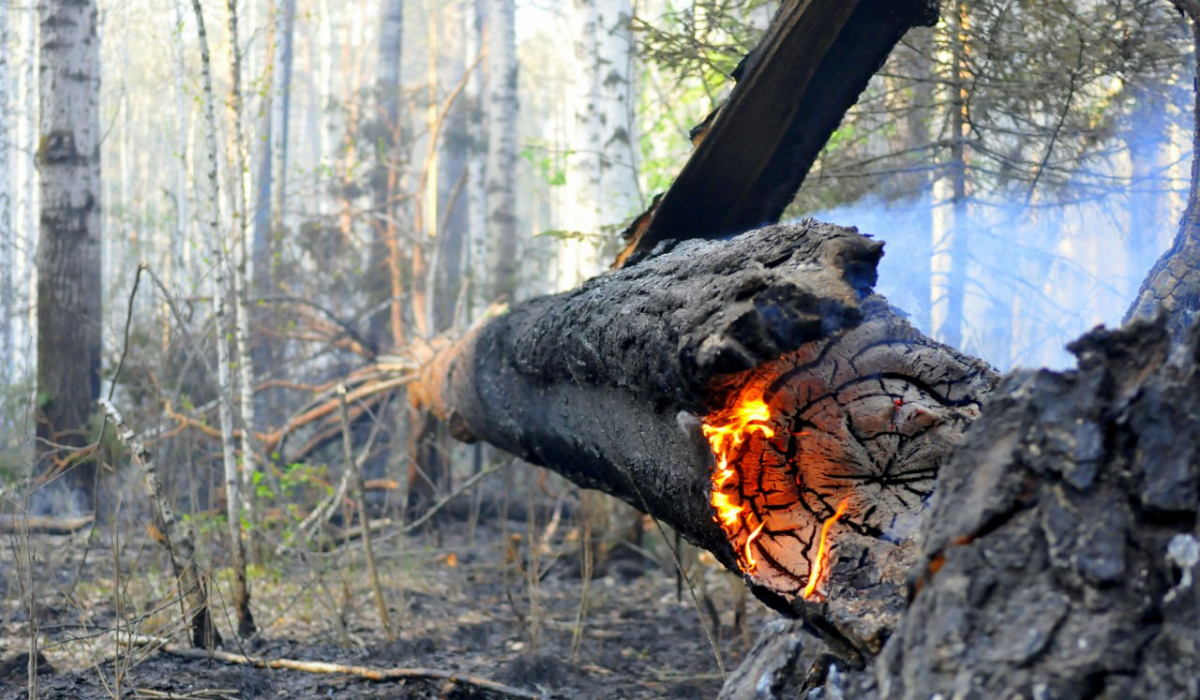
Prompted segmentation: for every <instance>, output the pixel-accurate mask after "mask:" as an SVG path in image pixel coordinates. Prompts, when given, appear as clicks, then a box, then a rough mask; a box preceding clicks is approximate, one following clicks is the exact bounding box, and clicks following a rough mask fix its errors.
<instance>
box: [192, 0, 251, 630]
mask: <svg viewBox="0 0 1200 700" xmlns="http://www.w3.org/2000/svg"><path fill="white" fill-rule="evenodd" d="M192 10H193V11H194V12H195V15H196V25H197V32H198V34H199V37H200V64H201V73H202V76H203V90H204V95H203V100H204V104H203V109H204V123H205V127H206V133H205V145H206V147H207V150H208V211H207V212H206V214H207V218H208V235H209V244H210V245H211V246H212V255H213V275H212V301H213V310H214V317H215V321H216V323H215V326H216V333H215V336H216V345H217V392H218V397H217V406H218V413H219V415H220V421H221V456H222V461H223V463H224V472H225V502H226V512H227V516H226V517H227V521H228V525H229V528H228V529H229V549H230V552H231V555H232V556H231V559H232V560H233V561H232V566H233V571H234V601H233V602H234V608H235V609H236V610H237V619H238V636H240V637H249V636H251V635H253V634H254V633H255V629H256V628H255V624H254V617H253V615H252V614H251V612H250V584H249V581H248V580H247V578H246V550H245V542H244V541H243V539H242V529H243V528H242V515H243V513H242V499H241V487H242V485H241V480H240V478H239V476H238V465H237V457H236V456H235V455H234V437H233V424H234V398H233V390H234V386H233V377H232V373H231V367H232V364H233V358H232V357H231V353H230V350H229V345H230V343H229V340H230V323H229V318H228V303H229V295H230V290H229V288H228V283H227V275H229V272H230V265H229V255H228V241H227V240H226V238H225V236H224V234H223V233H222V231H221V207H220V201H221V200H220V184H219V179H218V176H219V155H218V151H217V117H216V107H215V105H214V104H213V103H214V102H215V96H214V95H213V85H212V82H213V81H212V60H211V58H210V54H209V50H208V34H207V32H206V31H205V27H204V11H203V9H202V8H201V6H200V0H192Z"/></svg>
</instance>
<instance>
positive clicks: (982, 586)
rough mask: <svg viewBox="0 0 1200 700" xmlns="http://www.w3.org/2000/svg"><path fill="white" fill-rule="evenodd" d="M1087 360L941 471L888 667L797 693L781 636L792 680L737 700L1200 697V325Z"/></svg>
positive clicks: (1013, 392)
mask: <svg viewBox="0 0 1200 700" xmlns="http://www.w3.org/2000/svg"><path fill="white" fill-rule="evenodd" d="M1071 349H1072V350H1073V352H1075V354H1076V355H1077V356H1078V358H1079V368H1078V369H1077V370H1073V371H1067V372H1051V371H1048V370H1042V371H1017V372H1014V373H1012V374H1011V375H1009V376H1007V377H1006V378H1005V379H1004V380H1003V381H1002V382H1001V383H1000V384H999V385H998V386H997V388H996V390H995V391H994V392H993V394H992V397H991V399H990V400H989V402H988V403H987V404H986V405H985V407H984V412H983V415H982V417H981V418H980V419H979V420H978V421H976V422H975V423H974V424H973V425H972V427H971V430H970V432H968V434H967V436H966V439H965V440H964V441H963V443H962V444H961V445H960V446H959V447H957V448H956V449H955V451H954V452H953V454H952V455H951V456H950V458H949V459H948V460H947V462H946V464H945V465H944V466H943V467H942V470H941V472H940V475H939V478H938V484H937V493H936V496H935V498H934V502H933V506H932V509H931V511H930V512H929V514H928V517H927V518H926V520H925V524H924V526H923V528H922V535H921V542H922V545H921V550H922V552H921V555H920V557H919V559H918V561H919V562H920V564H919V566H917V567H915V568H914V570H913V571H912V572H911V573H910V576H909V579H910V583H911V585H910V586H909V588H908V594H909V596H911V602H910V603H907V604H905V603H904V599H903V598H901V596H902V595H903V592H902V591H896V592H895V596H896V598H895V599H896V601H897V603H898V604H899V606H900V607H901V611H900V616H899V618H898V623H897V624H895V626H894V632H893V633H892V634H891V636H890V639H888V641H887V643H886V645H885V646H884V648H883V650H882V653H881V654H880V655H879V656H878V659H877V661H875V662H874V663H873V664H870V665H869V666H868V667H867V668H864V669H862V670H860V671H857V672H855V671H853V670H852V671H851V672H850V673H848V674H847V673H845V672H844V671H845V670H846V668H847V667H848V664H847V663H846V662H844V661H843V662H838V665H840V666H841V668H842V671H843V672H842V673H834V674H831V675H830V676H829V677H828V678H829V680H827V681H826V682H825V685H824V686H823V687H822V688H821V689H820V690H818V691H815V692H811V693H810V694H805V693H804V692H800V693H799V694H798V695H797V686H798V685H802V681H800V680H799V676H800V675H801V673H802V671H803V669H800V668H796V666H795V663H794V661H795V659H797V658H798V657H799V652H798V651H796V650H795V648H794V647H795V644H793V643H792V641H793V637H794V635H795V630H794V628H788V627H779V628H772V629H769V630H768V633H767V634H766V635H765V639H764V641H763V642H761V643H760V648H762V649H763V652H762V653H766V654H776V655H780V654H781V652H780V651H779V650H780V649H785V651H786V652H787V654H786V656H787V658H789V659H792V660H793V664H792V666H791V667H790V668H786V667H781V666H780V665H779V664H777V663H776V664H768V663H766V661H765V660H762V659H759V660H756V661H751V662H747V665H746V668H745V672H743V673H740V674H735V675H734V676H731V679H732V680H731V682H730V684H729V687H727V689H726V692H725V693H724V695H723V697H728V698H740V697H760V698H785V697H786V698H794V697H808V698H815V697H818V696H823V697H854V698H865V699H867V700H872V699H875V698H886V699H895V698H905V699H908V698H913V699H916V698H922V699H924V698H929V697H938V696H941V697H947V698H949V697H955V698H1009V697H1033V698H1039V697H1040V698H1053V699H1061V700H1073V699H1081V700H1082V699H1083V698H1164V699H1166V698H1172V699H1174V698H1198V697H1200V676H1197V674H1196V669H1197V668H1200V588H1198V587H1197V584H1198V579H1197V577H1198V576H1200V568H1198V564H1200V540H1198V539H1197V537H1198V535H1200V532H1198V529H1197V526H1198V524H1200V517H1198V508H1200V326H1193V327H1192V328H1191V329H1190V330H1189V331H1188V333H1187V334H1186V336H1185V337H1184V339H1183V342H1182V343H1178V344H1176V343H1172V341H1171V338H1170V326H1169V324H1168V322H1167V316H1166V315H1165V314H1164V315H1162V316H1160V317H1159V318H1158V319H1157V320H1156V321H1155V322H1141V321H1139V322H1135V323H1133V324H1131V325H1129V326H1127V327H1125V328H1123V329H1120V330H1117V331H1107V330H1104V329H1098V330H1096V331H1093V332H1092V333H1089V334H1088V335H1086V336H1085V337H1083V338H1082V339H1081V340H1079V341H1077V342H1076V343H1074V344H1073V345H1072V346H1071ZM852 559H853V558H852V557H842V558H841V560H840V561H839V562H838V564H837V565H836V566H835V572H834V575H835V576H837V575H838V570H839V569H840V570H841V571H842V572H843V573H845V572H848V571H851V570H853V569H855V568H857V567H858V566H860V564H858V563H857V562H855V561H853V560H852ZM789 644H790V646H789ZM867 660H868V661H869V660H870V659H869V657H868V659H867ZM855 661H862V659H855ZM788 675H790V676H791V678H790V679H789V678H786V676H788ZM764 679H765V680H764ZM764 684H765V685H764ZM768 685H769V686H772V687H774V688H776V689H777V690H772V691H771V692H770V693H767V694H765V695H764V694H756V695H747V693H748V692H750V691H751V689H753V688H755V687H760V686H762V687H765V686H768ZM788 688H790V690H787V689H788ZM808 690H811V689H808Z"/></svg>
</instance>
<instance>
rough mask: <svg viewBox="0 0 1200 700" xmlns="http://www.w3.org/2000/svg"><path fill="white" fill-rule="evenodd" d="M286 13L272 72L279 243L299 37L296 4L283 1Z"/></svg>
mask: <svg viewBox="0 0 1200 700" xmlns="http://www.w3.org/2000/svg"><path fill="white" fill-rule="evenodd" d="M277 10H278V11H279V12H282V16H281V17H279V19H278V26H279V29H280V35H279V39H278V46H277V50H276V53H275V59H276V62H275V67H274V68H272V69H271V77H272V80H273V86H272V90H271V93H272V94H271V97H272V102H271V107H272V110H273V116H272V121H274V126H273V127H272V129H271V138H272V139H273V140H274V141H275V143H274V146H273V149H272V150H273V151H274V156H275V160H274V166H273V167H274V169H275V175H274V177H273V178H272V179H273V180H274V195H275V201H274V203H273V204H272V207H271V215H272V216H271V235H272V236H273V237H274V238H275V239H276V240H278V239H279V237H281V236H283V230H284V226H286V225H287V217H286V212H285V208H286V202H287V177H288V157H289V149H288V141H289V138H288V134H289V131H290V125H291V114H292V55H293V49H292V47H293V44H294V42H293V38H294V36H295V34H296V0H281V5H280V6H279V7H278V8H277Z"/></svg>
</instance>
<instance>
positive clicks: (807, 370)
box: [410, 220, 993, 644]
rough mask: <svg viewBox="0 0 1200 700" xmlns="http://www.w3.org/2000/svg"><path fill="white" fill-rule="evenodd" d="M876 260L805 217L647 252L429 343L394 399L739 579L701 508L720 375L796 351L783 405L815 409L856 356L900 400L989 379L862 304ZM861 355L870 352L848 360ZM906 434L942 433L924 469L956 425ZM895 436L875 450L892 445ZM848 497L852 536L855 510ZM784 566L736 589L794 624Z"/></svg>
mask: <svg viewBox="0 0 1200 700" xmlns="http://www.w3.org/2000/svg"><path fill="white" fill-rule="evenodd" d="M881 250H882V246H881V244H880V243H879V242H877V241H874V240H871V239H870V238H867V237H865V236H862V235H860V234H858V233H857V232H856V231H854V230H853V229H845V228H841V227H837V226H832V225H828V224H822V223H819V222H816V221H812V220H809V221H805V222H803V223H801V224H798V225H779V226H773V227H767V228H763V229H759V230H756V231H751V232H748V233H745V234H742V235H741V236H738V237H736V238H734V239H732V240H728V241H689V242H685V243H681V244H679V245H677V246H674V247H672V246H670V245H664V246H661V247H660V249H659V250H658V251H657V252H656V254H655V255H653V256H650V257H649V258H647V259H644V260H641V261H640V262H638V263H637V264H635V265H633V266H630V267H625V268H622V269H620V270H616V271H613V272H610V273H608V274H605V275H602V276H600V277H598V278H595V279H593V280H591V281H589V282H587V283H585V284H584V285H583V286H582V287H580V288H578V289H576V290H573V291H570V292H566V293H563V294H559V295H554V296H550V297H541V298H538V299H535V300H532V301H530V302H526V303H524V304H520V305H517V306H515V307H514V308H513V309H512V310H511V311H510V312H509V313H507V314H505V315H503V316H500V317H498V318H495V319H493V320H491V321H490V322H488V323H486V324H484V325H482V326H481V327H479V328H477V329H475V330H474V331H472V332H471V333H469V334H468V335H467V336H465V337H464V338H462V339H460V340H459V341H457V342H456V343H454V344H453V345H450V346H447V347H443V348H442V350H441V351H440V352H439V353H438V355H437V356H436V357H435V358H434V359H433V360H432V361H431V362H430V363H429V364H427V365H426V367H425V369H424V371H423V376H422V379H421V381H420V382H418V383H417V384H416V385H414V386H411V387H410V399H412V400H414V401H416V402H417V403H418V404H423V405H427V406H429V407H431V408H432V409H433V410H434V412H435V413H436V414H437V415H439V416H441V417H443V418H444V419H446V420H447V421H448V423H449V425H450V426H451V430H452V432H453V433H454V434H455V436H456V437H459V438H461V439H479V440H486V441H488V442H490V443H492V444H493V445H496V446H498V447H500V448H502V449H505V450H507V451H509V452H511V453H513V454H515V455H518V456H520V457H522V458H524V459H526V460H528V461H530V462H533V463H535V464H539V465H542V466H546V467H548V468H550V469H552V470H554V471H557V472H559V473H560V474H563V475H564V476H566V477H567V478H568V479H571V480H572V481H574V482H575V483H577V484H579V485H581V486H584V487H586V488H594V489H598V490H601V491H604V492H606V493H609V494H611V495H614V496H616V497H618V498H621V499H622V500H624V501H626V502H627V503H629V504H631V505H633V506H634V507H636V508H638V509H640V510H642V511H644V512H647V513H650V514H652V515H653V516H654V517H656V518H658V519H660V520H662V521H663V522H665V523H666V524H668V525H670V526H671V527H672V528H674V529H676V530H677V531H679V532H680V533H681V534H683V535H684V536H685V537H686V538H687V539H688V540H690V541H691V542H693V543H694V544H696V545H697V546H699V547H701V548H703V549H706V550H708V551H710V552H713V553H714V555H716V557H717V558H718V560H720V561H721V562H722V563H723V564H724V565H725V566H727V567H728V568H730V569H731V570H733V571H740V570H741V569H740V567H739V565H738V556H739V555H738V554H737V553H736V552H735V551H734V548H733V547H732V546H731V544H730V540H729V539H728V538H727V537H726V534H725V533H724V532H723V531H722V529H721V526H720V525H719V524H718V523H717V522H716V521H715V519H714V512H713V510H712V507H711V506H710V504H709V497H710V476H711V473H712V469H713V456H712V453H711V451H710V449H709V446H708V444H707V442H706V441H705V439H704V438H703V436H702V434H701V431H700V425H701V421H702V419H703V417H704V416H705V415H707V414H708V413H709V412H710V411H712V410H715V409H718V408H720V407H721V406H722V405H723V402H724V401H725V400H726V399H727V397H728V396H729V393H730V392H729V389H730V382H733V383H736V381H737V377H738V373H744V372H747V371H754V370H755V368H758V367H760V366H761V365H763V364H764V363H768V362H770V361H773V360H776V359H777V358H779V357H781V356H783V355H785V354H787V353H790V352H795V351H798V350H799V351H801V352H807V353H808V355H805V356H804V357H810V358H811V359H812V362H809V363H804V362H801V363H800V364H808V365H810V366H805V367H803V368H802V369H799V370H798V371H795V372H792V374H791V375H790V376H789V378H788V381H787V386H788V387H793V388H789V390H788V392H785V393H787V394H788V396H792V397H794V396H796V392H797V391H799V389H796V388H794V387H795V386H807V387H809V388H810V389H811V390H812V392H811V394H812V395H811V396H810V397H809V398H811V399H816V398H817V395H818V394H823V393H825V392H822V391H817V390H816V389H815V387H816V385H817V384H818V383H824V382H829V381H834V382H842V381H843V380H844V379H846V378H848V377H849V375H847V374H846V373H845V372H844V371H843V370H842V369H841V368H840V365H843V364H844V365H846V366H848V367H851V368H853V367H854V366H855V361H856V360H864V364H863V366H862V368H861V371H862V372H864V373H867V374H874V375H877V379H878V380H879V381H880V382H883V383H884V384H887V385H888V386H889V388H888V391H889V392H899V393H898V394H897V395H905V396H907V395H908V394H907V391H908V390H907V389H905V388H903V387H901V386H900V384H898V383H896V384H894V385H893V384H892V383H893V382H894V381H898V380H899V379H900V378H902V377H905V376H909V377H910V378H911V384H912V385H913V386H916V387H936V386H939V385H941V384H942V383H944V382H946V381H949V382H950V385H951V387H954V386H959V387H961V389H962V390H963V391H964V392H974V396H973V398H972V401H974V402H976V403H977V402H978V400H979V399H980V397H981V396H982V394H984V393H986V391H987V390H988V388H990V386H991V382H992V380H993V379H992V378H993V375H992V374H991V372H990V370H989V369H988V368H987V367H986V366H984V365H982V364H981V363H978V362H977V361H973V360H971V359H969V358H965V357H963V356H961V355H959V354H958V353H956V352H954V351H953V350H950V349H949V348H945V347H943V346H940V345H937V344H936V343H933V342H932V341H930V340H929V339H927V338H924V336H921V335H920V334H919V333H917V332H916V331H915V330H913V329H912V328H911V327H910V326H909V325H908V324H907V323H905V322H904V321H903V320H902V319H900V318H899V317H898V316H897V315H896V314H895V313H894V312H893V311H892V310H891V309H890V308H889V307H888V306H887V304H886V302H885V301H884V300H882V299H881V298H880V297H876V296H872V295H871V287H872V285H873V284H874V281H875V265H876V262H877V261H878V259H879V256H880V254H881ZM874 348H888V351H887V352H881V353H878V354H877V356H876V357H874V358H865V356H864V355H862V353H863V352H867V353H868V354H869V353H870V351H871V350H872V349H874ZM856 371H858V370H854V369H851V370H850V373H851V374H853V373H854V372H856ZM864 376H865V375H864ZM795 382H799V384H794V383H795ZM830 388H831V389H833V391H832V393H831V395H832V396H835V397H838V398H836V399H835V400H834V401H833V403H832V404H829V403H828V402H825V401H824V400H822V401H820V402H819V403H820V405H821V406H822V410H826V411H829V412H830V416H831V417H832V416H833V415H835V414H836V415H837V416H840V420H844V421H846V424H847V425H861V426H882V425H885V424H887V423H888V422H889V421H893V420H894V419H895V406H894V405H893V404H892V403H891V401H890V399H889V400H885V401H883V402H879V401H871V400H864V401H858V400H854V399H851V398H850V393H853V392H851V391H850V387H841V386H834V387H830ZM956 390H957V389H956ZM945 391H946V392H951V389H950V388H947V389H945ZM846 392H849V393H846ZM843 393H845V399H843V398H842V395H843ZM935 393H936V392H935ZM951 393H952V392H951ZM781 395H782V394H781ZM887 396H888V397H890V396H891V394H890V393H889V394H887ZM843 400H844V403H839V401H843ZM929 400H933V399H929ZM936 408H937V410H943V409H942V408H941V407H936ZM880 411H883V412H884V414H883V415H875V414H877V413H879V412H880ZM796 415H800V416H801V419H802V420H812V419H813V417H812V416H805V415H804V414H803V412H802V411H801V412H799V413H797V414H796ZM914 415H915V414H914ZM962 415H963V417H964V418H965V419H969V416H968V415H967V414H966V413H963V414H962ZM913 425H914V426H917V424H916V423H914V424H913ZM917 427H918V429H919V430H921V431H927V432H928V431H932V432H933V433H938V432H941V431H947V435H948V436H950V437H948V439H945V440H934V441H932V443H931V444H934V445H938V446H939V447H937V448H936V449H934V448H931V449H928V450H926V451H925V452H923V453H922V454H921V456H920V457H919V459H920V460H923V463H922V465H921V466H920V467H919V468H918V471H921V472H922V473H924V472H925V470H930V469H936V466H937V462H938V460H939V459H940V458H941V456H942V454H943V453H944V451H945V447H944V446H945V445H948V444H949V443H950V442H952V440H953V437H954V436H956V435H957V432H956V431H959V430H961V424H959V423H958V422H955V421H942V422H939V423H937V424H936V425H934V424H931V423H928V422H926V423H924V424H922V425H921V426H917ZM829 429H830V431H831V433H830V435H829V436H828V437H827V441H826V443H825V444H826V449H827V450H837V451H839V453H840V454H842V455H843V457H844V458H843V459H842V460H841V461H842V462H843V463H846V464H855V465H857V466H858V468H860V469H861V470H862V473H863V474H869V473H871V471H872V470H873V469H875V466H874V465H873V463H872V461H871V460H872V459H877V458H878V457H871V456H870V454H869V452H870V449H871V448H870V447H867V446H865V443H864V442H863V441H866V442H872V441H873V439H872V438H869V437H867V436H866V434H865V433H864V434H862V435H860V436H858V437H855V438H853V440H852V441H851V440H848V436H847V434H846V432H845V431H844V430H841V429H836V430H835V429H834V428H833V427H832V426H830V427H829ZM893 432H894V431H893ZM951 433H953V435H951ZM913 436H914V435H913V434H908V435H906V436H905V437H904V439H903V440H899V439H897V440H892V441H891V443H890V448H889V447H888V446H883V445H882V444H881V445H880V447H879V449H880V450H887V449H896V448H897V447H900V448H902V447H903V446H902V445H900V443H901V442H903V443H904V444H905V445H907V444H908V442H909V440H910V439H912V438H913ZM860 438H861V440H860ZM918 438H919V439H925V438H924V437H921V436H918ZM852 442H853V444H852ZM785 449H786V448H785ZM880 455H882V452H881V453H880ZM887 459H890V456H884V460H885V462H886V461H887ZM844 486H845V485H844V484H843V487H844ZM820 488H824V486H821V487H820ZM858 505H859V510H858V513H859V515H861V516H862V517H863V518H864V521H863V522H864V527H865V523H866V522H867V520H869V519H870V517H869V516H868V514H867V512H866V511H867V509H868V508H869V505H868V504H867V503H866V502H865V501H864V502H862V503H860V504H858ZM809 510H810V509H809V508H808V507H807V506H801V507H800V510H798V511H796V512H795V513H793V514H792V520H794V521H795V523H792V524H791V525H789V526H785V525H782V524H781V525H780V526H779V528H778V530H779V532H778V533H776V534H777V536H778V537H780V538H784V537H789V536H793V537H794V536H795V535H796V534H797V532H793V533H792V534H791V535H788V534H787V533H786V532H785V530H786V527H793V528H797V527H800V525H798V523H801V521H802V527H803V528H804V530H803V532H804V534H805V535H806V536H807V534H808V533H810V530H811V527H812V526H813V523H814V522H815V524H816V526H819V525H820V522H819V520H816V519H815V518H816V517H818V516H819V515H820V513H813V512H809ZM811 510H819V509H816V508H813V509H811ZM810 520H811V521H812V522H810ZM872 532H873V534H878V533H877V532H874V531H872ZM773 536H775V535H773ZM764 542H765V540H764ZM759 551H760V552H766V551H767V550H766V549H761V550H759ZM789 561H790V565H789V566H788V567H784V569H785V571H784V572H783V573H780V574H772V575H770V576H766V577H763V578H761V579H757V578H750V579H749V580H748V582H749V583H750V585H751V586H752V588H753V590H754V591H755V593H756V594H757V595H759V597H760V598H762V599H763V600H764V601H765V602H767V603H768V604H769V605H771V606H773V607H774V608H776V609H777V610H780V611H783V612H785V613H787V614H789V615H797V614H800V613H798V612H797V610H796V609H794V608H793V607H792V606H791V603H790V600H791V598H792V597H793V596H794V594H795V592H796V586H795V581H794V579H795V577H796V576H797V575H799V574H806V573H807V572H806V571H801V570H800V569H801V565H800V563H799V561H798V560H796V559H795V558H794V557H792V558H791V559H790V560H789ZM789 576H790V577H791V578H792V580H787V579H786V577H789ZM809 617H812V618H814V619H815V618H816V617H818V615H815V614H811V615H809ZM828 629H829V630H830V631H831V632H836V631H835V630H834V629H833V628H832V627H828ZM850 643H851V644H853V642H850Z"/></svg>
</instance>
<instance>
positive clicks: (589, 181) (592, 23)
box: [558, 0, 641, 289]
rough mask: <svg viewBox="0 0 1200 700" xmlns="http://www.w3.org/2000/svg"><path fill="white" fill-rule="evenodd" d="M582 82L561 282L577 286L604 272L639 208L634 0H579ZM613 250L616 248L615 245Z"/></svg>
mask: <svg viewBox="0 0 1200 700" xmlns="http://www.w3.org/2000/svg"><path fill="white" fill-rule="evenodd" d="M574 8H575V13H576V23H577V25H576V26H578V27H579V29H580V31H579V34H577V38H576V43H575V56H576V59H577V61H578V68H577V70H576V75H577V76H578V81H579V82H578V83H577V86H576V90H575V94H574V96H573V98H572V99H571V104H572V110H573V115H572V116H573V122H574V128H573V133H572V137H571V151H572V154H571V163H572V169H571V171H570V172H569V173H568V175H567V182H568V186H569V188H570V191H569V194H568V208H567V211H566V212H565V223H566V224H567V225H568V226H569V227H570V228H571V229H572V230H573V231H574V232H575V235H572V236H568V237H566V239H565V241H564V245H563V249H562V251H561V252H560V257H559V270H558V285H559V288H561V289H566V288H569V287H574V286H575V285H577V284H579V283H580V282H582V281H583V280H585V279H587V278H588V277H591V276H593V275H595V274H597V273H599V272H600V271H601V270H602V269H603V268H604V265H605V264H606V263H607V259H606V258H608V257H611V256H610V255H604V251H605V242H606V240H613V239H614V238H615V236H614V235H613V234H614V233H615V229H617V228H619V227H620V226H621V224H622V223H624V222H625V220H626V219H628V218H629V217H631V216H633V215H634V214H636V213H637V212H638V211H639V210H640V206H641V196H640V193H639V189H638V180H637V172H638V170H637V128H636V126H635V124H636V120H635V119H634V112H633V110H634V96H635V95H636V87H635V83H636V81H635V80H634V56H635V51H634V45H633V39H632V34H631V21H632V19H631V18H632V15H633V5H632V2H630V0H575V5H574ZM609 252H610V253H611V252H612V251H611V250H610V251H609Z"/></svg>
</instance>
